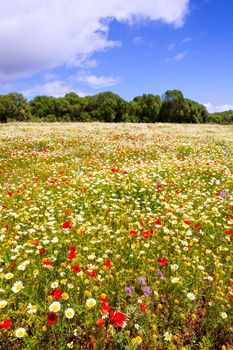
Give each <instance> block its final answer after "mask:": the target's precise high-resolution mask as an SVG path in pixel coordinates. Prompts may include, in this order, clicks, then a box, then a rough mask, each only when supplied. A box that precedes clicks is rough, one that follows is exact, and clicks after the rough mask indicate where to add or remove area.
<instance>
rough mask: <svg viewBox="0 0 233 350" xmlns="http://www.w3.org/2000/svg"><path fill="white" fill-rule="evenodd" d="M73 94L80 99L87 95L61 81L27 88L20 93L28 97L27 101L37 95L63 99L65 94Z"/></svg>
mask: <svg viewBox="0 0 233 350" xmlns="http://www.w3.org/2000/svg"><path fill="white" fill-rule="evenodd" d="M71 91H73V92H75V93H76V94H77V95H79V96H80V97H83V96H85V95H87V94H86V93H84V92H82V91H78V90H75V89H74V88H73V87H72V85H70V84H68V83H67V82H64V81H61V80H53V81H48V82H45V83H42V84H38V85H34V86H32V87H29V88H28V89H26V90H24V91H21V92H22V93H23V95H24V96H26V97H28V98H29V99H30V98H32V97H34V96H37V95H47V96H54V97H63V96H64V95H65V94H67V93H69V92H71Z"/></svg>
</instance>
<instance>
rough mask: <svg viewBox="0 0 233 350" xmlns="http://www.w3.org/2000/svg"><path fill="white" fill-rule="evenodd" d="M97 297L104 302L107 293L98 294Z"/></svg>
mask: <svg viewBox="0 0 233 350" xmlns="http://www.w3.org/2000/svg"><path fill="white" fill-rule="evenodd" d="M98 299H99V300H100V301H103V302H106V301H107V300H108V297H107V295H105V294H100V296H99V297H98Z"/></svg>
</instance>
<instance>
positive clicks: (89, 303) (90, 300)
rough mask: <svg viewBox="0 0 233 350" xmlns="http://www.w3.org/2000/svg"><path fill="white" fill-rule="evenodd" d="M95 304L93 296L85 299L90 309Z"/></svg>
mask: <svg viewBox="0 0 233 350" xmlns="http://www.w3.org/2000/svg"><path fill="white" fill-rule="evenodd" d="M95 304H96V300H95V299H94V298H88V299H87V301H86V306H87V307H89V308H90V309H91V308H92V307H94V306H95Z"/></svg>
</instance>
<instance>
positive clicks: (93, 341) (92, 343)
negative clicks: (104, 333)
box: [87, 337, 95, 348]
mask: <svg viewBox="0 0 233 350" xmlns="http://www.w3.org/2000/svg"><path fill="white" fill-rule="evenodd" d="M94 345H95V339H94V338H93V337H91V339H90V340H89V342H88V344H87V347H88V348H92V347H93V346H94Z"/></svg>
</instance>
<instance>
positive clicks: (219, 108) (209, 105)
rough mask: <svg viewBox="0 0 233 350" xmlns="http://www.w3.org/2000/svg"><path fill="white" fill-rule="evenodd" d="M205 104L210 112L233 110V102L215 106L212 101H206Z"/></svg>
mask: <svg viewBox="0 0 233 350" xmlns="http://www.w3.org/2000/svg"><path fill="white" fill-rule="evenodd" d="M204 106H205V107H206V108H207V110H208V112H209V113H215V112H224V111H230V110H233V105H231V104H225V105H221V106H214V105H212V103H210V102H208V103H204Z"/></svg>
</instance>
